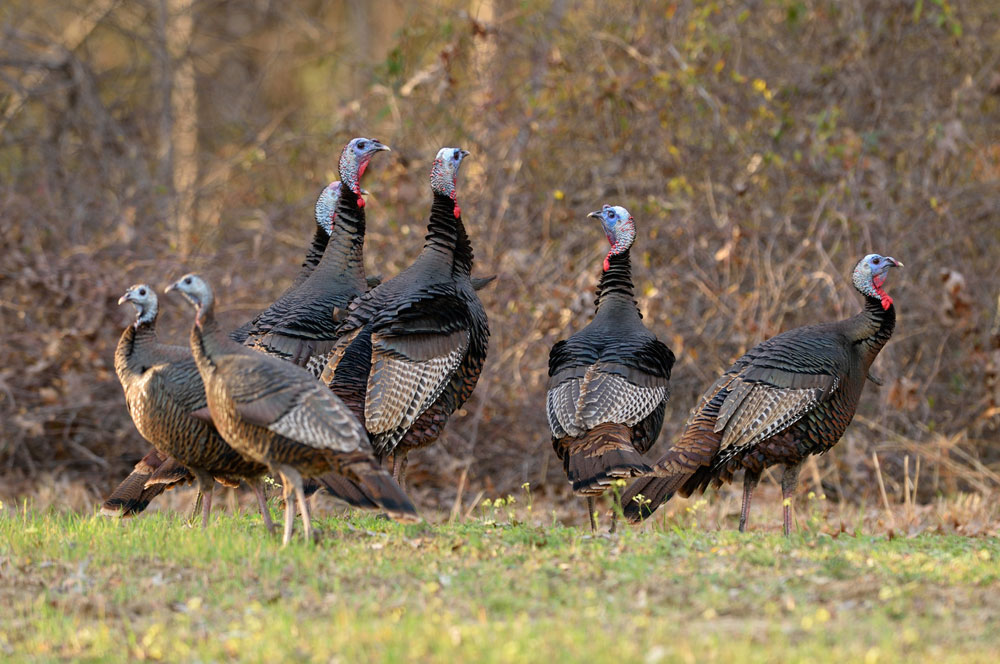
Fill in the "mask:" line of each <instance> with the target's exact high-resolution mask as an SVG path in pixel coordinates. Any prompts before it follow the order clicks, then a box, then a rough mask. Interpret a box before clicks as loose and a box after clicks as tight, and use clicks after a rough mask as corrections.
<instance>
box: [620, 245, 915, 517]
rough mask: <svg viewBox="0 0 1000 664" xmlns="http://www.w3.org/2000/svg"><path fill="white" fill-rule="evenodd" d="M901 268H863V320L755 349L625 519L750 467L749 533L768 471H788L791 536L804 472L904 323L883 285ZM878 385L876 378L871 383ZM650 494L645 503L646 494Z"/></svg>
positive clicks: (712, 394)
mask: <svg viewBox="0 0 1000 664" xmlns="http://www.w3.org/2000/svg"><path fill="white" fill-rule="evenodd" d="M902 265H903V264H902V263H901V262H899V261H897V260H895V259H894V258H891V257H888V256H880V255H878V254H869V255H868V256H865V257H864V258H862V259H861V261H860V262H858V264H857V266H856V267H855V268H854V272H853V276H852V280H853V282H854V287H855V288H857V289H858V291H859V292H860V293H861V294H862V295H864V296H865V307H864V309H863V310H862V311H861V313H859V314H857V315H856V316H853V317H851V318H847V319H845V320H841V321H836V322H832V323H821V324H819V325H807V326H805V327H799V328H795V329H793V330H788V331H787V332H783V333H781V334H779V335H777V336H775V337H772V338H770V339H768V340H767V341H765V342H763V343H761V344H759V345H758V346H755V347H754V348H752V349H751V350H750V351H749V352H747V353H746V355H744V356H743V357H741V358H740V359H738V360H736V362H735V363H733V365H732V366H731V367H729V369H728V370H727V371H726V372H725V373H724V374H723V375H722V376H721V377H720V378H719V379H718V380H717V381H716V382H715V384H714V385H712V387H711V388H709V390H708V391H707V392H706V393H705V394H704V395H703V396H702V398H701V402H700V404H699V406H698V408H697V409H696V410H695V412H694V414H693V415H692V416H691V418H690V419H689V420H688V423H687V425H686V426H685V429H684V431H683V433H682V434H681V437H680V439H679V440H678V441H677V442H676V443H674V444H673V445H671V447H670V449H668V450H667V451H666V453H665V454H664V455H663V457H662V458H661V459H660V460H659V461H658V462H657V463H656V465H655V467H654V471H655V472H656V475H657V476H654V477H645V478H643V479H641V480H638V481H636V482H635V483H634V484H633V485H632V486H630V487H629V488H628V491H626V492H625V496H624V498H623V501H624V504H625V516H626V517H627V518H628V519H629V520H630V521H633V522H637V521H640V520H641V519H644V518H646V517H647V516H649V515H650V514H652V513H653V511H654V510H655V509H656V508H657V507H659V506H660V505H661V504H662V503H664V502H666V501H668V500H670V498H671V497H672V496H673V495H674V493H678V492H679V493H680V494H681V495H683V496H688V495H690V494H691V493H692V492H694V491H704V490H705V488H706V487H707V486H708V485H709V484H712V483H714V484H715V486H720V485H721V484H722V483H723V482H731V481H732V479H733V475H734V474H735V473H736V472H737V471H738V470H741V469H742V470H743V471H744V475H743V507H742V510H741V511H740V531H744V530H745V529H746V525H747V517H748V515H749V512H750V499H751V498H752V496H753V490H754V487H755V486H756V485H757V481H758V480H759V479H760V474H761V472H762V471H763V470H764V469H765V468H767V467H768V466H771V465H774V464H779V463H780V464H783V465H784V467H785V470H784V472H783V474H782V477H781V493H782V497H783V498H784V532H785V534H786V535H787V534H789V532H790V530H791V500H792V496H793V494H794V493H795V488H796V486H797V484H798V476H799V469H800V468H801V466H802V463H803V462H804V461H805V459H806V457H808V456H809V455H810V454H822V453H824V452H826V451H827V450H829V449H830V448H831V447H833V446H834V445H835V444H836V443H837V441H838V440H840V437H841V436H843V435H844V431H845V430H846V429H847V425H848V424H850V422H851V419H853V417H854V411H855V410H856V409H857V407H858V400H859V399H860V397H861V390H862V388H863V387H864V384H865V378H866V377H867V378H869V379H871V377H870V376H869V374H868V370H869V368H870V367H871V365H872V362H874V360H875V357H876V356H877V355H878V353H879V351H880V350H882V347H883V346H885V344H886V342H887V341H889V337H890V336H891V335H892V330H893V328H894V327H895V325H896V309H895V307H893V304H892V298H891V297H889V296H888V295H887V294H886V292H885V290H883V285H884V284H885V280H886V276H887V273H888V271H889V268H892V267H902ZM872 380H874V379H872ZM640 496H641V497H640Z"/></svg>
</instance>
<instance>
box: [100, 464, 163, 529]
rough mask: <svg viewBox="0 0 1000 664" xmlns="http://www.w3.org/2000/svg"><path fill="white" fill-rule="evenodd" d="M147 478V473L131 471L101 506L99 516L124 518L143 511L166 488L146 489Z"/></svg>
mask: <svg viewBox="0 0 1000 664" xmlns="http://www.w3.org/2000/svg"><path fill="white" fill-rule="evenodd" d="M149 476H150V473H148V472H141V471H138V470H133V471H132V472H131V473H130V474H129V476H128V477H126V478H125V479H124V480H123V481H122V483H121V484H119V485H118V488H116V489H115V490H114V491H113V492H111V495H110V496H108V499H107V500H105V501H104V503H103V504H102V505H101V514H103V515H105V516H117V517H123V518H124V517H130V516H135V515H136V514H139V513H140V512H142V511H143V510H145V509H146V507H148V506H149V503H150V501H151V500H153V499H154V498H156V497H157V496H158V495H160V494H161V493H163V490H164V489H165V488H166V485H165V484H156V485H153V486H151V487H149V488H148V489H147V488H146V480H148V479H149Z"/></svg>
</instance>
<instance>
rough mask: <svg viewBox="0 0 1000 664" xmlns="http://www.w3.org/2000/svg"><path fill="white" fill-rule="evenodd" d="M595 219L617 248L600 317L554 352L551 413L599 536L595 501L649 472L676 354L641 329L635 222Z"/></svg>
mask: <svg viewBox="0 0 1000 664" xmlns="http://www.w3.org/2000/svg"><path fill="white" fill-rule="evenodd" d="M589 216H590V217H594V218H597V219H600V221H601V224H602V226H603V228H604V233H605V234H606V235H607V238H608V242H609V243H610V244H611V250H610V251H609V252H608V254H607V256H606V257H605V258H604V265H603V270H602V271H601V280H600V282H599V283H598V286H597V298H596V301H595V306H596V308H597V313H596V314H595V315H594V319H593V320H592V321H591V322H590V323H589V324H588V325H587V326H586V327H585V328H583V329H582V330H580V331H579V332H577V333H576V334H574V335H573V336H571V337H570V338H569V339H563V340H562V341H559V342H557V343H556V344H555V345H554V346H553V347H552V351H551V352H550V353H549V389H548V395H547V396H546V400H545V406H546V411H547V413H548V420H549V428H550V429H551V430H552V447H553V448H554V449H555V452H556V455H557V456H558V457H559V460H560V461H562V462H563V469H564V470H565V471H566V476H567V477H568V478H569V481H570V483H571V484H572V486H573V491H574V492H575V493H576V494H577V495H580V496H585V497H586V498H587V508H588V512H589V514H590V527H591V529H592V530H597V521H596V517H595V514H594V500H595V498H596V497H597V496H600V495H602V494H603V493H604V492H605V490H607V488H608V487H609V486H610V485H611V483H612V482H613V481H614V480H616V479H619V478H626V477H635V476H637V475H642V474H645V473H648V472H650V468H649V466H647V465H646V463H645V461H644V460H643V458H642V457H641V456H640V455H641V454H643V453H645V452H646V451H648V450H649V448H650V447H651V446H652V445H653V443H654V442H655V441H656V438H657V436H659V435H660V427H661V426H662V425H663V413H664V410H665V409H666V405H667V398H668V396H669V395H670V389H669V381H670V369H671V368H672V367H673V365H674V354H673V353H672V352H671V351H670V349H669V348H667V346H666V345H664V344H663V343H662V342H660V341H659V340H658V339H657V338H656V335H654V334H653V333H652V332H650V331H649V330H647V329H646V327H645V326H644V325H643V324H642V314H641V313H640V312H639V308H638V306H637V305H636V302H635V300H634V299H633V297H634V296H633V288H632V265H631V260H630V258H629V249H630V248H631V246H632V242H633V241H634V239H635V222H634V220H633V219H632V216H631V215H630V214H629V213H628V210H626V209H625V208H623V207H618V206H615V207H612V206H610V205H605V206H604V207H603V209H601V210H600V211H598V212H591V213H590V215H589ZM613 529H614V525H613V524H612V530H613Z"/></svg>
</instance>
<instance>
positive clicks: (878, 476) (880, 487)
mask: <svg viewBox="0 0 1000 664" xmlns="http://www.w3.org/2000/svg"><path fill="white" fill-rule="evenodd" d="M872 460H873V461H874V462H875V473H876V474H875V477H876V479H878V490H879V493H881V494H882V504H883V505H885V513H886V514H887V515H888V516H889V523H890V524H891V528H892V529H893V530H895V529H896V517H895V516H893V514H892V507H890V506H889V496H887V495H886V494H885V483H884V482H883V481H882V467H881V466H879V464H878V454H877V453H875V452H872Z"/></svg>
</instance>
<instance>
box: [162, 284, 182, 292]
mask: <svg viewBox="0 0 1000 664" xmlns="http://www.w3.org/2000/svg"><path fill="white" fill-rule="evenodd" d="M179 283H180V282H179V281H175V282H174V283H172V284H170V285H169V286H167V287H166V288H165V289H164V291H163V292H164V293H169V292H170V291H175V290H177V284H179Z"/></svg>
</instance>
